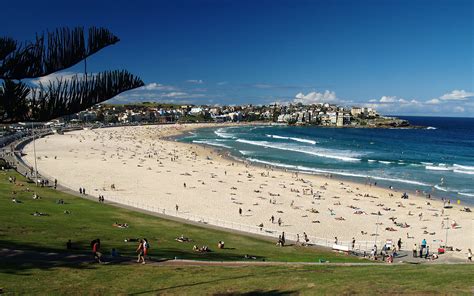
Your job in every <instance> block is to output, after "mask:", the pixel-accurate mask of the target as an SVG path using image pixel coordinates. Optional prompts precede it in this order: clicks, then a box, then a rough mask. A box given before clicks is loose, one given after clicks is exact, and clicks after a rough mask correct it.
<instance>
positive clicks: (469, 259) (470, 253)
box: [467, 249, 472, 262]
mask: <svg viewBox="0 0 474 296" xmlns="http://www.w3.org/2000/svg"><path fill="white" fill-rule="evenodd" d="M467 261H469V262H472V251H471V249H467Z"/></svg>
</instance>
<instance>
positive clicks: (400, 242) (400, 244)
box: [397, 238, 402, 251]
mask: <svg viewBox="0 0 474 296" xmlns="http://www.w3.org/2000/svg"><path fill="white" fill-rule="evenodd" d="M397 246H398V250H399V251H400V250H401V249H402V239H401V238H399V239H398V242H397Z"/></svg>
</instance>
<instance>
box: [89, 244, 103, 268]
mask: <svg viewBox="0 0 474 296" xmlns="http://www.w3.org/2000/svg"><path fill="white" fill-rule="evenodd" d="M91 245H92V254H93V255H94V260H95V261H97V262H98V263H102V261H101V258H102V254H101V253H100V239H95V240H93V241H92V243H91Z"/></svg>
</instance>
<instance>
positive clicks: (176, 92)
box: [158, 91, 204, 99]
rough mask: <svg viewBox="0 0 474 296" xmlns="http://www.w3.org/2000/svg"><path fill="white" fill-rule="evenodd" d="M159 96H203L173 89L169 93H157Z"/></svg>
mask: <svg viewBox="0 0 474 296" xmlns="http://www.w3.org/2000/svg"><path fill="white" fill-rule="evenodd" d="M158 96H159V97H163V98H182V99H183V98H202V97H204V95H203V94H189V93H187V92H181V91H173V92H169V93H163V94H159V95H158Z"/></svg>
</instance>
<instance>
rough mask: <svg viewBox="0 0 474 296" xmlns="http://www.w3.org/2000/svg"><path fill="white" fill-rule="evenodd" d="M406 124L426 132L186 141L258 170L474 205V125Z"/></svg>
mask: <svg viewBox="0 0 474 296" xmlns="http://www.w3.org/2000/svg"><path fill="white" fill-rule="evenodd" d="M402 118H404V119H407V120H409V121H410V122H411V123H412V124H414V125H422V126H425V127H427V128H424V129H364V128H360V129H358V128H322V127H292V126H253V127H252V126H237V127H220V128H204V129H200V130H197V131H194V132H193V133H192V134H188V135H184V136H183V137H182V138H181V139H180V141H184V142H194V143H198V144H205V145H210V146H214V147H216V148H223V149H226V150H228V151H229V152H230V153H231V154H232V155H233V156H235V157H239V158H243V159H247V160H248V161H251V162H254V163H260V164H269V165H273V166H278V167H282V168H288V169H290V170H299V171H304V172H308V173H315V174H332V175H333V176H335V177H340V178H343V179H344V178H348V179H351V180H355V181H358V182H363V183H364V182H368V181H369V182H371V183H374V182H377V186H387V187H388V186H393V187H395V188H397V189H399V190H408V191H414V190H417V189H418V190H422V191H424V192H425V193H430V194H432V195H434V196H437V197H446V198H450V199H460V200H463V201H466V202H468V203H470V204H474V118H441V117H403V116H402Z"/></svg>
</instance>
